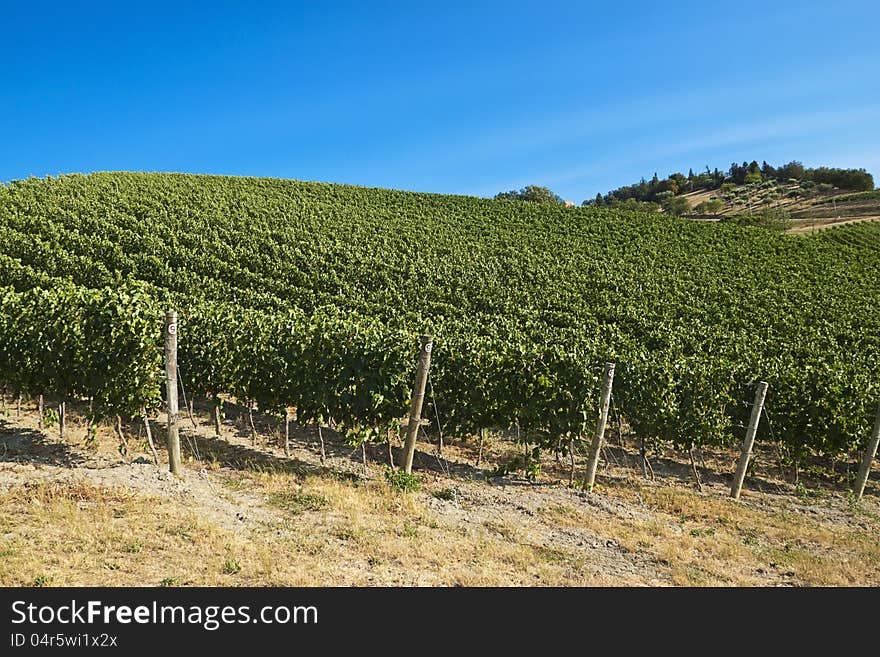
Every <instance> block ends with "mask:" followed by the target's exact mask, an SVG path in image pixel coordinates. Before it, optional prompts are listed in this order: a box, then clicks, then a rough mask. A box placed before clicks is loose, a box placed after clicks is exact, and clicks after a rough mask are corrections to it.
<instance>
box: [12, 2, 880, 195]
mask: <svg viewBox="0 0 880 657" xmlns="http://www.w3.org/2000/svg"><path fill="white" fill-rule="evenodd" d="M0 10H2V11H0V16H2V21H3V25H4V30H3V31H4V36H3V38H2V39H0V61H2V63H3V69H2V85H0V129H2V131H3V140H2V143H3V147H2V149H0V180H12V179H17V178H24V177H27V176H29V175H35V176H44V175H55V174H58V173H70V172H88V171H99V170H127V171H132V170H142V171H186V172H194V173H219V174H236V175H254V176H273V177H282V178H297V179H302V180H322V181H329V182H344V183H353V184H359V185H368V186H381V187H394V188H399V189H409V190H417V191H431V192H442V193H462V194H475V195H480V196H491V195H494V194H495V193H496V192H498V191H502V190H508V189H512V188H518V187H522V186H524V185H527V184H531V183H534V184H542V185H547V186H549V187H551V188H552V189H553V190H554V191H556V192H557V193H559V194H560V195H562V196H563V197H565V198H567V199H571V200H574V201H576V202H580V201H581V200H583V199H584V198H591V197H593V196H595V194H596V192H607V191H608V190H610V189H612V188H614V187H617V186H619V185H622V184H626V183H630V182H634V181H636V180H638V179H639V178H640V177H641V176H645V177H650V175H651V174H653V173H654V172H655V171H656V172H658V173H659V174H660V175H661V176H664V175H666V174H668V173H671V172H672V171H675V170H683V171H685V172H686V171H687V168H688V167H691V166H692V167H693V168H694V169H695V170H697V169H702V168H704V167H705V166H706V165H709V166H710V167H715V166H718V167H719V168H722V169H726V168H727V167H728V166H729V165H730V162H732V161H738V162H741V161H743V160H752V159H755V158H756V159H758V160H759V161H760V160H761V159H766V160H768V161H769V162H771V163H773V164H780V163H783V162H786V161H789V160H791V159H799V160H801V161H803V162H804V163H805V164H807V165H820V164H827V165H831V166H843V167H865V168H867V169H868V170H869V171H871V172H872V173H874V175H875V178H877V179H878V182H880V38H878V33H877V26H878V25H880V3H878V2H876V0H875V1H868V0H864V1H847V0H842V1H838V2H835V3H826V2H784V1H777V2H748V1H746V2H743V1H737V2H727V3H725V2H705V1H704V2H626V1H620V2H615V3H608V2H601V3H600V2H597V3H590V2H567V3H562V2H553V1H544V2H503V3H502V2H484V3H480V2H464V3H455V2H446V1H444V2H442V3H440V2H435V3H421V2H419V3H416V2H412V3H403V2H401V3H385V2H352V3H347V2H345V3H335V4H330V3H327V6H326V7H325V6H320V3H303V4H300V3H296V2H277V3H276V2H255V1H254V2H248V3H244V2H240V3H233V2H222V1H216V2H212V3H198V4H196V3H193V4H188V3H182V2H180V3H164V2H150V3H120V2H113V3H102V2H82V3H75V2H64V3H53V2H42V3H24V2H15V3H6V2H0Z"/></svg>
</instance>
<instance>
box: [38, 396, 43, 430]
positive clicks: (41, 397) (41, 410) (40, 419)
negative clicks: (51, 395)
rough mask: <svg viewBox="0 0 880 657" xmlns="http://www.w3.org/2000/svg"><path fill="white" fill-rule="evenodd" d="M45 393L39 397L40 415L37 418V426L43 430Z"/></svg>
mask: <svg viewBox="0 0 880 657" xmlns="http://www.w3.org/2000/svg"><path fill="white" fill-rule="evenodd" d="M43 412H44V411H43V395H40V397H39V398H38V399H37V413H39V414H40V417H38V418H37V428H38V429H39V430H40V431H42V430H43Z"/></svg>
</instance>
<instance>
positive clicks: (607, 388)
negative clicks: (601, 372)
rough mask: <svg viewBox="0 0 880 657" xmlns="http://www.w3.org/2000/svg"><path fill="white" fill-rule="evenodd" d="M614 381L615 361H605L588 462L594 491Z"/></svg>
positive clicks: (590, 485) (587, 481) (588, 477)
mask: <svg viewBox="0 0 880 657" xmlns="http://www.w3.org/2000/svg"><path fill="white" fill-rule="evenodd" d="M613 383H614V363H605V376H604V379H603V381H602V398H601V400H600V402H599V421H598V422H597V423H596V433H595V434H593V443H592V445H590V460H589V461H588V462H587V478H586V485H587V490H590V491H592V490H593V485H594V484H595V483H596V468H597V467H598V466H599V454H600V452H601V451H602V439H603V438H605V425H606V424H607V423H608V408H609V406H610V405H611V386H612V384H613Z"/></svg>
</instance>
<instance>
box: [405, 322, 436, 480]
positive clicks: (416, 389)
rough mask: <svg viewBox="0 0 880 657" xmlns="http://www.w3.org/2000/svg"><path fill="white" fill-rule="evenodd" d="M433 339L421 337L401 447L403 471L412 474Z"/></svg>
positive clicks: (426, 336)
mask: <svg viewBox="0 0 880 657" xmlns="http://www.w3.org/2000/svg"><path fill="white" fill-rule="evenodd" d="M433 346H434V339H433V337H432V336H430V335H423V336H422V348H421V351H420V352H419V364H418V366H417V367H416V382H415V385H414V386H413V394H412V402H411V403H410V408H409V425H408V426H407V429H406V442H405V443H404V445H403V470H404V472H406V473H407V474H410V473H412V462H413V453H414V452H415V449H416V436H418V433H419V425H420V424H421V423H422V403H423V402H424V401H425V385H426V384H427V382H428V369H429V368H430V367H431V349H432V348H433Z"/></svg>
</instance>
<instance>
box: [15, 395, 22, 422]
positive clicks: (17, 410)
mask: <svg viewBox="0 0 880 657" xmlns="http://www.w3.org/2000/svg"><path fill="white" fill-rule="evenodd" d="M15 417H16V418H19V417H21V393H18V399H17V400H16V402H15Z"/></svg>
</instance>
